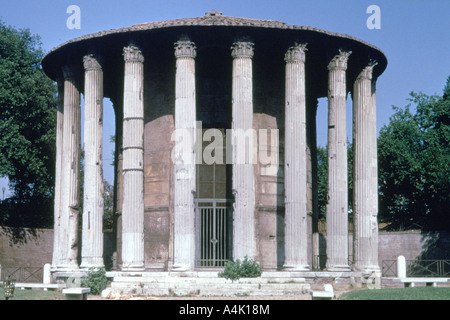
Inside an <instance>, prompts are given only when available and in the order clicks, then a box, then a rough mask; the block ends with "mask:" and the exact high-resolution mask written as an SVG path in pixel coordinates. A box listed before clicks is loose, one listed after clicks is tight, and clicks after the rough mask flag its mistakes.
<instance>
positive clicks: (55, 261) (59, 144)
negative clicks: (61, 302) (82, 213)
mask: <svg viewBox="0 0 450 320" xmlns="http://www.w3.org/2000/svg"><path fill="white" fill-rule="evenodd" d="M57 84H58V109H57V111H56V159H55V160H56V161H55V200H54V226H53V257H52V268H53V269H56V268H57V266H58V265H59V264H60V260H61V258H62V255H63V251H62V250H63V248H62V245H61V244H62V241H61V238H60V237H61V230H60V229H61V195H62V187H63V185H62V181H63V180H62V178H63V175H62V164H63V133H64V79H61V78H60V79H58V80H57ZM64 249H65V248H64Z"/></svg>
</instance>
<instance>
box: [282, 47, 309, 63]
mask: <svg viewBox="0 0 450 320" xmlns="http://www.w3.org/2000/svg"><path fill="white" fill-rule="evenodd" d="M306 50H307V49H306V43H304V44H298V43H296V44H295V45H294V46H292V47H290V48H289V49H288V50H287V52H286V54H285V56H284V61H286V63H295V62H305V52H306Z"/></svg>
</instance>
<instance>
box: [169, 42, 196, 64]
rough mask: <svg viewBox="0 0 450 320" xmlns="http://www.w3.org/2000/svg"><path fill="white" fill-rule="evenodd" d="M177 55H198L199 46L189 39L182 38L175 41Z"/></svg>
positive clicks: (189, 56) (187, 56) (184, 56)
mask: <svg viewBox="0 0 450 320" xmlns="http://www.w3.org/2000/svg"><path fill="white" fill-rule="evenodd" d="M174 47H175V57H176V58H177V59H178V58H192V59H194V58H195V57H196V56H197V48H196V46H195V43H194V42H192V41H189V40H180V41H177V42H175V46H174Z"/></svg>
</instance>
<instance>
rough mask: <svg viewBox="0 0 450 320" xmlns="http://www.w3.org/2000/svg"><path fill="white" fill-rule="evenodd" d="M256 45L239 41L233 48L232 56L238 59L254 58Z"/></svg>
mask: <svg viewBox="0 0 450 320" xmlns="http://www.w3.org/2000/svg"><path fill="white" fill-rule="evenodd" d="M253 46H254V44H253V43H252V42H249V41H237V42H235V43H233V45H232V46H231V56H232V57H233V58H234V59H236V58H250V59H251V58H253Z"/></svg>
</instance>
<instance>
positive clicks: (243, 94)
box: [231, 42, 256, 260]
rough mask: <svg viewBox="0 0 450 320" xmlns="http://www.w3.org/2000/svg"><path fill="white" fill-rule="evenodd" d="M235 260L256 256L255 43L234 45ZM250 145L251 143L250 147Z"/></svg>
mask: <svg viewBox="0 0 450 320" xmlns="http://www.w3.org/2000/svg"><path fill="white" fill-rule="evenodd" d="M231 49H232V57H233V72H232V125H231V127H232V133H233V137H232V152H233V174H232V179H233V194H234V198H235V201H234V218H233V258H234V259H235V260H236V259H243V258H244V257H245V256H247V257H248V258H249V259H253V258H254V255H255V248H256V243H255V212H254V211H255V188H254V173H253V158H252V150H253V147H252V144H253V138H254V137H253V136H252V130H253V79H252V78H253V77H252V73H253V70H252V58H253V43H250V42H236V43H234V44H233V46H232V48H231ZM248 144H250V146H249V147H247V146H248Z"/></svg>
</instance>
